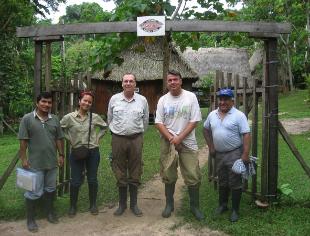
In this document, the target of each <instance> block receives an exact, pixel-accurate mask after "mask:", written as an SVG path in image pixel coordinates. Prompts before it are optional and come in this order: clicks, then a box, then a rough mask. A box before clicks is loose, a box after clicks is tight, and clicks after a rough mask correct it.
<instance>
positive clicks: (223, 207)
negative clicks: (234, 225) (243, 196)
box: [214, 186, 229, 216]
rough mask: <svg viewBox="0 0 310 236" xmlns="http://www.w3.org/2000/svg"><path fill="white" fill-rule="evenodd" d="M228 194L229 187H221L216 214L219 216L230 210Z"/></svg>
mask: <svg viewBox="0 0 310 236" xmlns="http://www.w3.org/2000/svg"><path fill="white" fill-rule="evenodd" d="M228 195H229V188H228V187H223V186H220V187H219V206H218V208H216V210H215V212H214V215H215V216H218V215H221V214H223V213H224V212H225V211H228V207H227V204H228Z"/></svg>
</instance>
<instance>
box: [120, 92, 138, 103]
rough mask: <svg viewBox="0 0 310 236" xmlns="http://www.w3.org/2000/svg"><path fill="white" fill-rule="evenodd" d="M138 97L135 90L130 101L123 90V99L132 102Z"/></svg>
mask: <svg viewBox="0 0 310 236" xmlns="http://www.w3.org/2000/svg"><path fill="white" fill-rule="evenodd" d="M136 97H137V95H136V93H135V92H134V93H133V96H132V98H131V99H130V100H129V101H128V99H127V98H126V97H125V95H124V92H122V100H123V101H126V102H132V101H135V100H136Z"/></svg>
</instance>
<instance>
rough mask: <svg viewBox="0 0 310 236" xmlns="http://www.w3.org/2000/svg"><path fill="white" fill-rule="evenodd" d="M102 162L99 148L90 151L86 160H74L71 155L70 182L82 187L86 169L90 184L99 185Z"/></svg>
mask: <svg viewBox="0 0 310 236" xmlns="http://www.w3.org/2000/svg"><path fill="white" fill-rule="evenodd" d="M99 162H100V153H99V148H93V149H91V151H90V156H89V157H88V158H86V159H84V160H74V158H73V156H72V155H70V167H71V180H70V184H71V185H72V186H74V187H80V186H81V185H82V183H83V179H84V174H83V172H84V170H85V169H86V176H87V182H88V184H92V185H96V186H98V179H97V172H98V166H99Z"/></svg>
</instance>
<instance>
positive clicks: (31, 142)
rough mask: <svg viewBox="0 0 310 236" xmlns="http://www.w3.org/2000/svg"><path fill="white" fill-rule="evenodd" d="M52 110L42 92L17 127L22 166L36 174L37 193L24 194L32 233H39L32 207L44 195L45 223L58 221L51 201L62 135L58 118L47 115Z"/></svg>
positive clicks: (60, 160) (48, 95)
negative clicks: (31, 110) (32, 108)
mask: <svg viewBox="0 0 310 236" xmlns="http://www.w3.org/2000/svg"><path fill="white" fill-rule="evenodd" d="M51 107H52V94H51V93H49V92H42V93H41V94H39V96H38V97H37V103H36V109H35V110H34V111H33V112H30V113H28V114H26V115H25V116H24V117H23V119H22V120H21V123H20V126H19V133H18V139H19V140H20V152H19V153H20V159H21V162H22V166H23V168H25V169H29V170H30V171H32V172H35V173H36V174H37V175H38V179H37V181H38V183H37V189H36V191H26V192H25V194H24V196H25V198H26V208H27V210H26V211H27V228H28V230H29V231H31V232H36V231H38V225H37V224H36V222H35V219H34V216H35V208H36V205H37V203H36V202H37V199H39V198H40V197H41V196H42V195H43V194H44V196H45V200H46V201H45V203H46V204H45V207H46V210H47V220H48V221H49V222H50V223H57V222H58V219H57V217H56V215H55V212H54V207H53V201H54V197H55V193H56V178H57V166H58V165H59V166H62V165H63V162H64V145H63V137H64V135H63V133H62V130H61V126H60V122H59V120H58V118H57V116H55V115H53V114H51V113H50V110H51ZM27 150H28V153H27ZM57 150H58V154H59V155H58V158H57ZM27 154H28V155H27Z"/></svg>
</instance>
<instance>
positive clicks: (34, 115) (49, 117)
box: [33, 109, 52, 119]
mask: <svg viewBox="0 0 310 236" xmlns="http://www.w3.org/2000/svg"><path fill="white" fill-rule="evenodd" d="M36 116H37V117H39V115H38V113H37V110H36V109H34V111H33V117H36ZM47 118H48V119H51V118H52V114H51V113H50V112H49V113H48V114H47Z"/></svg>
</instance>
